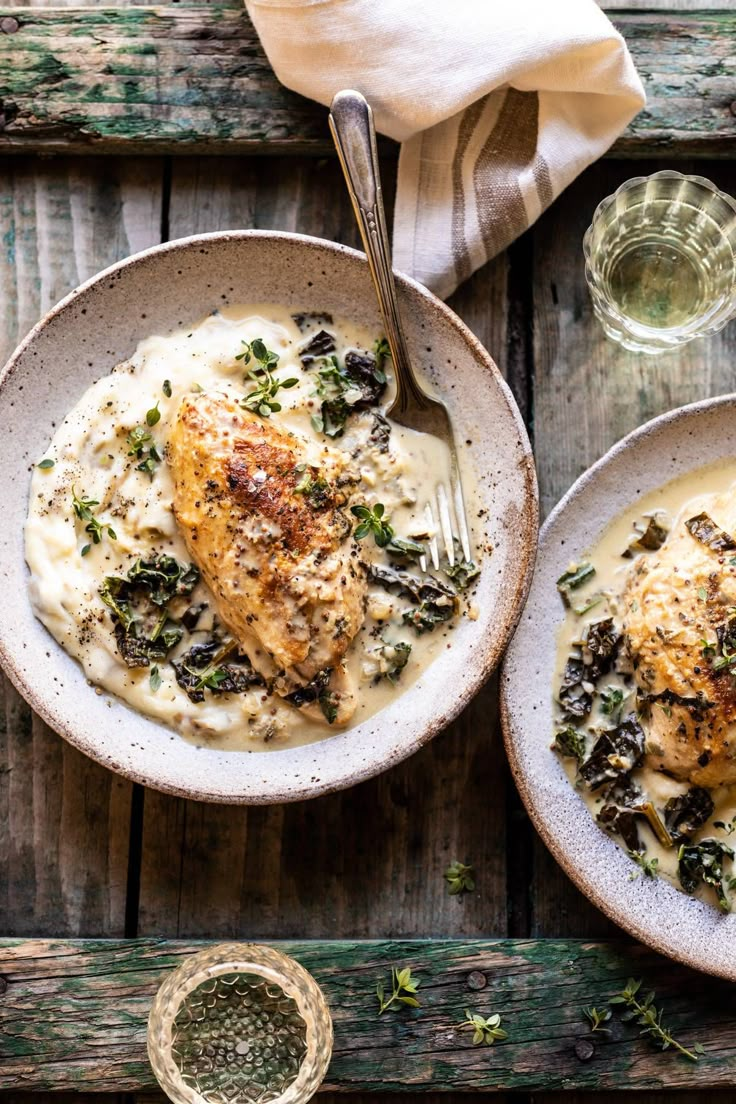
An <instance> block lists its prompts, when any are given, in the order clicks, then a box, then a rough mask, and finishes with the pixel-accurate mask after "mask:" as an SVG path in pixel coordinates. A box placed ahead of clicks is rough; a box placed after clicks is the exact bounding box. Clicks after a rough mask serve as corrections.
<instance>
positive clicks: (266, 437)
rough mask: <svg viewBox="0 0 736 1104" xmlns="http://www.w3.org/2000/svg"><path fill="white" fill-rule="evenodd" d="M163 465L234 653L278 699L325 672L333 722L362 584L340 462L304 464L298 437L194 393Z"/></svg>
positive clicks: (344, 685) (325, 455) (347, 709)
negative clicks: (271, 681) (242, 655)
mask: <svg viewBox="0 0 736 1104" xmlns="http://www.w3.org/2000/svg"><path fill="white" fill-rule="evenodd" d="M167 460H168V463H169V466H170V468H171V472H172V476H173V480H174V513H175V516H176V519H177V521H178V523H179V526H180V528H181V531H182V533H183V535H184V538H185V540H186V543H187V547H188V549H189V553H190V555H191V557H192V559H193V560H194V562H195V563H196V564H197V565H198V567H199V568H200V570H201V572H202V574H203V576H204V578H205V579H206V581H207V583H208V584H209V586H210V587H211V589H212V591H213V594H214V595H215V598H216V601H217V607H218V612H219V614H220V617H221V618H222V620H223V622H224V623H225V624H226V625H227V627H228V628H229V629H230V631H231V632H232V633H233V635H234V637H235V639H236V640H237V641H238V642H239V644H240V646H241V647H242V649H243V651H245V652H246V654H247V655H248V656H249V657H250V659H251V662H252V663H253V664H254V666H256V667H257V669H258V670H260V671H261V672H262V673H263V674H265V675H267V676H268V677H272V676H276V682H275V687H276V689H277V690H278V692H280V693H283V694H288V693H291V692H293V691H294V690H295V688H297V687H303V686H305V685H307V684H308V683H310V682H311V681H312V680H314V679H315V677H319V676H322V677H323V678H326V677H327V676H324V675H323V672H326V671H327V672H329V684H328V689H329V693H330V695H331V700H332V702H333V703H334V706H335V708H336V710H337V715H336V716H335V717H334V719H335V720H337V722H338V723H342V722H344V721H346V720H348V719H349V717H350V715H351V714H352V712H353V710H354V708H355V695H354V692H353V689H352V687H351V685H350V682H349V679H348V676H347V672H346V670H345V667H344V664H343V658H344V656H345V652H346V651H347V649H348V647H349V645H350V643H351V641H352V639H353V637H354V636H355V634H356V633H357V632H358V630H359V629H360V627H361V625H362V623H363V618H364V607H365V595H366V588H367V578H366V571H365V567H364V564H363V562H362V559H361V554H360V549H359V546H358V544H357V542H356V541H355V540H353V539H352V536H351V532H352V524H351V521H350V519H349V516H348V514H347V512H346V511H345V510H344V506H345V504H346V502H347V495H346V494H345V491H344V490H343V489H341V486H340V484H341V483H349V481H350V476H349V473H347V472H346V471H345V457H344V455H343V454H342V453H340V452H338V451H336V450H334V449H331V448H328V447H326V446H325V447H324V448H323V449H322V450H321V452H320V454H319V462H318V464H314V463H312V464H309V463H308V458H307V446H306V442H305V441H303V440H302V439H301V438H299V437H297V436H296V435H295V434H292V433H290V432H288V431H287V430H285V429H283V428H279V427H277V426H276V425H274V424H273V423H272V422H271V421H269V420H268V419H265V418H261V417H259V416H258V415H257V414H253V413H251V412H250V411H248V410H244V409H243V408H242V407H240V405H239V404H238V402H237V400H236V399H235V398H232V397H230V396H228V395H225V394H221V393H201V394H192V395H189V396H186V397H185V398H184V399H183V400H182V402H181V405H180V407H179V410H178V412H177V417H176V421H175V423H174V426H173V429H172V432H171V434H170V437H169V444H168V449H167ZM264 653H265V655H264ZM311 712H312V710H310V713H311ZM313 715H315V716H317V715H320V714H319V713H318V711H314V714H313Z"/></svg>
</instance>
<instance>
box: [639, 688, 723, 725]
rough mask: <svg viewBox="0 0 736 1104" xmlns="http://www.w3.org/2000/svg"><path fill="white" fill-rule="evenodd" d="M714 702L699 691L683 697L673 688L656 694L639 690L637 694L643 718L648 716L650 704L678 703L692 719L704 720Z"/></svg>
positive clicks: (669, 704)
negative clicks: (693, 694)
mask: <svg viewBox="0 0 736 1104" xmlns="http://www.w3.org/2000/svg"><path fill="white" fill-rule="evenodd" d="M714 704H715V703H714V702H712V701H709V700H708V699H707V698H706V696H705V694H703V693H702V692H701V691H698V693H697V694H696V695H695V697H693V698H686V697H683V696H682V694H676V693H675V692H674V690H660V692H659V693H658V694H643V693H642V692H641V691H639V694H638V696H637V708H638V710H639V714H640V715H641V716H642V717H645V718H648V717H649V714H650V713H651V706H652V705H663V706H672V705H679V706H681V707H682V708H683V709H687V711H688V713H689V714H690V716H691V717H692V718H693V720H694V721H704V720H705V715H706V711H707V710H708V709H712V708H713V705H714Z"/></svg>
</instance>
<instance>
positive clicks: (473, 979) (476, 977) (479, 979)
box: [467, 970, 488, 989]
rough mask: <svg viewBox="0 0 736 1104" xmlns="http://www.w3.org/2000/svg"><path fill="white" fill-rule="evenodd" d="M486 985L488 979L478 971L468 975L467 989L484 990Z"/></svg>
mask: <svg viewBox="0 0 736 1104" xmlns="http://www.w3.org/2000/svg"><path fill="white" fill-rule="evenodd" d="M487 984H488V978H487V977H486V975H485V974H482V973H481V972H480V970H473V972H472V974H468V977H467V985H468V989H485V987H486V985H487Z"/></svg>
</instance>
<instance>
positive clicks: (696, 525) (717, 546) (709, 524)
mask: <svg viewBox="0 0 736 1104" xmlns="http://www.w3.org/2000/svg"><path fill="white" fill-rule="evenodd" d="M685 528H686V529H687V531H688V533H689V534H690V536H691V537H694V538H695V540H697V541H700V543H701V544H704V545H706V546H707V547H708V548H710V549H711V551H712V552H730V551H732V549H734V548H736V540H734V538H733V537H732V536H731V535H730V533H726V532H725V530H723V529H721V528H720V526H718V525H716V523H715V522H714V521H713V519H712V518H711V517H709V516H708V514H706V513H702V514H696V515H695V517H691V518H689V519H688V520H687V521H686V522H685Z"/></svg>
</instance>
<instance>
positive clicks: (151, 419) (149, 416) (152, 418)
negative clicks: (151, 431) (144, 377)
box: [146, 403, 161, 426]
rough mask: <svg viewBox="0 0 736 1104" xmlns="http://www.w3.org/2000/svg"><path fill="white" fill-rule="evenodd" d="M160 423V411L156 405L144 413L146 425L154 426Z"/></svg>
mask: <svg viewBox="0 0 736 1104" xmlns="http://www.w3.org/2000/svg"><path fill="white" fill-rule="evenodd" d="M160 421H161V411H160V410H159V408H158V403H156V405H155V406H152V407H151V409H150V410H147V411H146V425H147V426H155V425H156V424H157V423H158V422H160Z"/></svg>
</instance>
